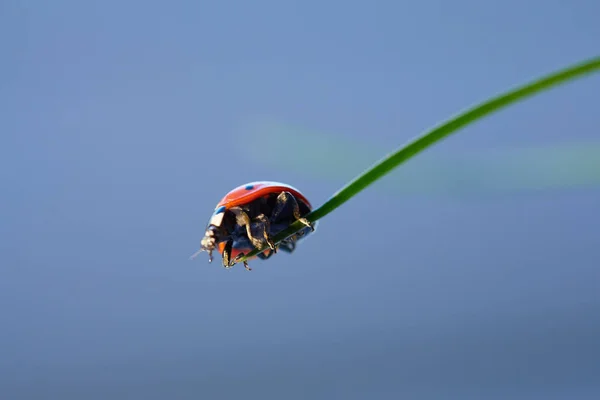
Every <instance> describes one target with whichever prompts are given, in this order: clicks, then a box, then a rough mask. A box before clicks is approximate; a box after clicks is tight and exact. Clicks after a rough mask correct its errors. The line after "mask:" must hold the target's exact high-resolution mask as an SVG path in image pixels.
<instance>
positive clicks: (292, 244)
mask: <svg viewBox="0 0 600 400" xmlns="http://www.w3.org/2000/svg"><path fill="white" fill-rule="evenodd" d="M279 248H280V249H281V250H283V251H285V252H286V253H292V252H293V251H294V249H295V248H296V241H295V240H289V239H286V240H284V241H282V242H281V243H279Z"/></svg>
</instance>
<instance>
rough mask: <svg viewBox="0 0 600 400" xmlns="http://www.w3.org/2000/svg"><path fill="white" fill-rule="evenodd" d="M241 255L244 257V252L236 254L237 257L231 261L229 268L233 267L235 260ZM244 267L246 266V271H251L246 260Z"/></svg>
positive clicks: (238, 259)
mask: <svg viewBox="0 0 600 400" xmlns="http://www.w3.org/2000/svg"><path fill="white" fill-rule="evenodd" d="M242 257H244V253H240V254H238V255H237V257H236V258H235V259H234V260H232V261H231V263H230V268H231V267H233V266H234V265H235V263H236V262H238V261H240V259H241V258H242ZM244 268H246V271H252V268H250V266H249V265H248V261H244Z"/></svg>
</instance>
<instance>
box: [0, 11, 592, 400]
mask: <svg viewBox="0 0 600 400" xmlns="http://www.w3.org/2000/svg"><path fill="white" fill-rule="evenodd" d="M599 14H600V5H599V3H598V2H596V1H592V0H586V1H583V0H579V1H571V2H566V1H562V2H559V1H556V0H552V1H548V0H546V1H541V0H534V1H529V2H526V3H523V2H517V1H513V0H509V1H504V2H495V3H492V2H478V1H461V0H457V1H453V2H442V1H422V2H421V3H420V4H419V3H418V2H410V3H407V2H395V1H374V2H348V1H326V2H311V1H303V2H289V1H261V0H256V1H252V2H242V1H224V2H221V4H219V3H218V2H210V3H209V2H203V1H200V2H194V1H182V2H171V3H166V2H153V1H146V2H142V1H124V2H115V1H104V2H81V1H61V0H56V1H52V2H42V1H30V2H22V1H15V0H4V1H2V2H0V46H1V48H2V60H3V62H2V63H0V132H2V133H1V135H0V162H1V163H2V165H1V166H2V168H0V171H1V172H0V179H1V182H2V185H1V186H0V187H1V188H2V189H1V190H2V197H1V204H2V207H1V208H0V210H1V214H0V217H1V224H0V250H1V256H2V258H1V262H0V265H1V273H2V279H0V299H1V302H0V315H1V316H2V325H1V329H0V352H1V354H2V356H1V357H0V393H2V397H3V398H7V399H19V398H23V399H25V398H27V399H34V398H36V399H42V398H43V399H48V398H60V399H81V398H86V399H95V398H98V399H105V398H108V397H110V398H113V399H125V398H128V399H129V398H145V399H155V398H156V399H158V398H172V399H192V398H193V399H198V398H210V399H219V398H223V399H231V398H239V397H240V396H244V397H245V398H260V399H280V398H286V399H296V398H297V399H306V398H314V399H325V398H327V399H331V398H344V399H355V398H356V399H358V398H367V397H368V398H373V399H396V398H398V396H400V395H404V396H405V397H407V398H413V399H416V398H422V399H430V398H431V399H440V398H449V397H453V398H462V399H466V398H486V399H496V398H497V399H503V398H511V399H530V398H531V399H533V398H544V399H596V398H598V397H600V384H599V383H598V381H597V376H598V372H599V371H600V348H599V346H598V341H597V338H598V337H599V335H600V295H599V294H598V290H597V288H598V279H599V278H600V273H599V269H598V264H599V262H598V260H599V259H600V253H599V249H598V237H599V232H598V226H599V223H600V216H599V214H598V212H597V211H598V204H600V203H599V201H600V190H598V189H595V188H588V189H585V190H577V191H569V190H564V191H559V192H552V193H529V194H522V193H521V194H512V195H503V196H501V197H500V196H499V197H491V198H489V197H488V198H485V199H481V198H462V199H460V200H457V199H448V198H446V197H445V196H431V197H429V198H418V199H415V198H404V197H402V196H399V195H394V194H390V193H382V192H381V191H377V185H375V186H374V187H373V189H372V190H368V191H366V192H364V193H362V194H361V195H360V196H358V197H356V198H355V199H352V201H350V202H349V203H347V204H346V205H344V207H342V208H340V209H339V210H338V211H336V212H335V213H333V214H331V215H330V216H328V217H326V218H325V219H323V220H322V221H321V224H320V226H319V230H318V231H317V233H316V234H315V235H314V236H312V237H311V238H309V239H307V240H306V241H305V242H304V243H303V244H302V245H301V246H299V247H298V249H297V252H296V253H295V254H294V255H293V256H290V255H287V254H281V255H278V256H277V257H273V258H272V259H270V260H269V261H266V262H259V261H256V262H255V263H254V264H253V265H252V266H253V267H254V271H253V272H252V273H247V272H246V271H244V269H243V268H242V267H240V268H234V269H233V270H231V271H226V270H224V269H223V268H221V267H220V266H219V264H218V263H214V264H207V262H206V259H205V258H204V257H199V258H198V259H196V260H195V261H194V262H190V261H189V260H188V259H187V257H188V256H189V255H190V254H191V253H193V252H194V251H195V249H196V248H197V246H198V245H199V241H200V238H201V236H202V233H203V230H204V225H205V223H206V221H207V219H208V217H209V214H210V212H211V211H212V209H213V208H214V206H215V204H216V202H217V201H218V200H219V199H220V198H221V197H222V196H223V195H224V194H225V193H226V192H227V191H228V190H230V189H231V188H233V187H235V186H238V185H240V184H242V183H245V182H247V181H253V180H261V179H265V180H280V181H283V182H287V183H290V184H292V185H293V186H296V187H298V188H299V189H300V190H302V191H303V192H305V194H306V195H307V196H309V198H310V199H311V201H312V202H314V204H317V205H318V204H320V203H321V202H323V201H324V200H325V199H327V197H328V196H329V195H331V194H332V193H333V192H334V191H336V190H337V189H338V188H339V187H340V186H342V185H343V184H344V183H345V180H340V181H339V182H336V181H333V180H320V179H316V178H313V177H311V176H309V175H306V174H302V173H300V172H298V171H294V170H291V169H286V168H281V169H279V168H274V167H273V166H271V165H268V164H266V163H262V162H260V161H252V160H256V154H254V157H247V155H245V154H242V153H241V152H240V149H241V148H242V146H240V143H244V141H249V140H252V139H253V138H255V135H251V134H250V129H251V127H252V121H254V120H255V119H256V118H265V117H266V118H274V119H276V120H282V121H293V123H298V124H303V125H304V126H309V127H314V128H319V129H322V130H324V131H332V132H339V134H340V135H344V138H346V139H348V140H352V139H355V140H357V141H359V142H360V141H363V142H364V141H365V140H368V141H372V142H373V148H375V147H377V148H378V147H381V148H389V149H390V150H391V149H393V148H396V147H397V146H398V145H400V144H401V143H403V142H405V141H406V140H408V139H409V138H412V137H414V136H415V135H416V134H418V133H420V132H422V131H423V130H424V129H426V128H428V127H431V126H432V125H434V124H436V123H437V122H439V121H440V120H443V119H446V118H448V117H449V116H450V115H452V114H454V113H456V112H458V111H459V110H461V109H464V108H465V107H467V106H469V105H471V104H473V103H475V102H477V101H480V100H483V99H485V98H487V97H488V96H490V95H492V94H495V93H497V92H499V91H501V90H505V89H506V88H508V87H510V86H512V85H515V84H520V83H523V82H525V81H527V80H529V79H531V78H533V77H534V76H537V75H539V74H542V73H546V72H550V71H551V70H554V69H556V68H561V67H563V66H565V65H567V64H569V63H572V62H576V61H578V60H580V59H583V58H588V57H591V56H595V55H598V53H599V50H600V46H599V45H598V43H599V42H598V38H599V37H600V25H599V24H598V15H599ZM598 93H600V77H598V76H593V77H591V78H587V79H584V80H580V81H577V82H575V83H573V84H571V85H569V86H565V87H561V88H560V89H557V90H553V91H551V92H548V93H545V94H543V95H542V96H540V97H536V98H534V99H532V100H529V101H527V102H526V103H522V104H519V105H518V106H516V107H514V108H511V109H509V110H506V111H504V112H502V113H501V114H498V115H494V116H492V117H491V118H488V119H486V120H485V121H482V122H480V123H478V124H476V125H473V126H471V127H469V128H468V129H466V130H464V132H462V133H460V134H458V135H457V136H455V137H452V138H451V139H450V140H447V141H445V142H444V143H443V144H442V145H440V146H438V147H436V148H435V149H433V150H432V151H431V154H435V153H434V152H439V154H440V155H442V154H443V153H446V154H452V153H453V152H455V151H461V152H468V151H477V150H478V149H493V148H495V147H497V146H502V147H503V148H507V147H508V148H519V147H523V146H537V145H542V144H548V143H566V142H568V141H569V140H573V141H586V140H597V139H598V127H599V125H600V116H599V115H598V106H597V104H598V101H599V97H598ZM282 134H283V133H282ZM248 147H251V148H252V149H256V145H253V146H248ZM253 151H255V150H253ZM289 151H290V152H294V151H295V149H294V148H290V149H289ZM330 151H331V153H332V156H335V157H341V156H343V155H340V154H336V153H335V152H336V149H335V147H332V148H331V149H330ZM382 155H383V154H381V156H382ZM305 157H306V161H305V162H306V163H310V162H311V154H310V153H307V154H305ZM373 161H375V160H373ZM366 166H367V165H365V166H364V167H366ZM358 167H360V168H362V166H357V168H358ZM351 177H352V176H349V177H348V178H351ZM386 179H393V177H391V176H390V177H388V178H386ZM456 179H460V177H456Z"/></svg>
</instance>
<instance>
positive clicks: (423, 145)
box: [238, 56, 600, 262]
mask: <svg viewBox="0 0 600 400" xmlns="http://www.w3.org/2000/svg"><path fill="white" fill-rule="evenodd" d="M598 70H600V56H599V57H594V58H591V59H589V60H586V61H583V62H581V63H578V64H574V65H571V66H569V67H567V68H565V69H562V70H559V71H556V72H553V73H551V74H548V75H546V76H544V77H541V78H538V79H536V80H534V81H532V82H529V83H527V84H525V85H522V86H518V87H516V88H514V89H512V90H509V91H507V92H505V93H503V94H500V95H498V96H496V97H493V98H491V99H489V100H487V101H485V102H483V103H481V104H479V105H476V106H474V107H472V108H470V109H467V110H466V111H464V112H463V113H461V114H458V115H457V116H455V117H453V118H451V119H449V120H448V121H446V122H444V123H442V124H441V125H438V126H437V127H435V128H433V129H431V130H430V131H428V132H425V133H424V134H423V135H421V136H419V137H417V138H416V139H413V140H412V141H410V142H409V143H408V144H406V145H405V146H403V147H401V148H400V149H398V150H396V151H395V152H393V153H391V154H390V155H388V156H387V157H385V158H383V159H381V160H380V161H378V162H377V163H375V164H374V165H373V166H371V168H368V169H366V170H365V171H364V172H363V173H362V174H360V175H359V176H357V177H356V178H354V179H353V180H352V181H350V182H349V183H348V184H347V185H346V186H344V187H343V188H341V189H340V190H339V191H337V192H336V193H335V194H334V195H333V196H331V198H330V199H329V200H327V201H326V202H325V203H324V204H323V205H322V206H321V207H319V208H317V209H315V210H313V211H312V212H311V213H310V214H308V215H307V216H306V218H307V219H308V220H309V221H310V222H315V221H317V220H319V219H321V218H323V217H324V216H326V215H327V214H329V213H331V212H332V211H333V210H335V209H336V208H338V207H339V206H341V205H342V204H344V203H345V202H347V201H348V200H350V199H351V198H352V197H354V196H356V195H357V194H358V193H360V192H361V191H362V190H364V189H365V188H366V187H367V186H369V185H370V184H372V183H373V182H375V181H376V180H378V179H380V178H381V177H383V176H384V175H386V174H387V173H389V172H390V171H392V170H393V169H394V168H396V167H398V166H399V165H400V164H402V163H404V162H406V161H407V160H409V159H410V158H412V157H414V156H415V155H417V154H419V153H420V152H422V151H423V150H425V149H427V148H428V147H431V146H432V145H434V144H435V143H437V142H439V141H441V140H442V139H445V138H446V137H448V136H450V135H451V134H452V133H455V132H457V131H458V130H459V129H460V128H463V127H465V126H467V125H469V124H471V123H473V122H475V121H477V120H480V119H482V118H483V117H485V116H487V115H490V114H492V113H494V112H496V111H499V110H501V109H502V108H505V107H507V106H509V105H511V104H514V103H517V102H518V101H521V100H524V99H526V98H527V97H531V96H533V95H534V94H537V93H540V92H542V91H544V90H548V89H551V88H553V87H556V86H558V85H560V84H562V83H566V82H568V81H572V80H574V79H576V78H580V77H583V76H584V75H587V74H590V73H592V72H597V71H598ZM302 228H303V225H302V223H300V222H298V221H296V222H295V223H293V224H292V225H290V226H289V227H288V228H287V229H285V230H284V231H282V232H280V233H278V234H277V235H275V237H273V241H274V242H275V243H279V242H280V241H281V240H283V239H285V238H287V237H289V236H290V235H293V234H294V233H296V232H298V231H299V230H301V229H302ZM263 250H265V249H260V250H258V249H255V250H253V251H251V252H250V253H248V254H246V255H245V256H244V257H243V258H242V259H240V260H238V262H242V261H244V260H246V259H248V258H250V257H252V256H255V255H256V254H258V253H259V252H260V251H263Z"/></svg>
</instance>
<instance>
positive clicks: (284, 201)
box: [271, 192, 315, 231]
mask: <svg viewBox="0 0 600 400" xmlns="http://www.w3.org/2000/svg"><path fill="white" fill-rule="evenodd" d="M290 205H291V206H292V214H293V215H294V218H295V219H296V220H297V221H300V222H302V223H303V224H304V225H306V226H308V227H309V228H310V229H311V230H312V231H314V230H315V227H314V225H313V224H311V223H310V222H309V221H308V220H307V219H306V218H303V217H302V216H301V215H300V207H299V206H298V202H297V201H296V198H295V197H294V195H293V194H291V193H290V192H281V193H279V196H277V203H276V204H275V209H274V210H273V213H272V214H271V220H273V221H275V220H277V217H278V216H279V214H281V212H282V211H283V210H285V208H286V207H287V206H290Z"/></svg>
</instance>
